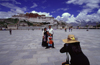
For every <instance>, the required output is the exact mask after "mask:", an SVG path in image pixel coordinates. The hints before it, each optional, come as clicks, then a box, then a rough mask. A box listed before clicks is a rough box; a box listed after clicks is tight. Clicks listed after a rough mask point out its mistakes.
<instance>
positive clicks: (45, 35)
mask: <svg viewBox="0 0 100 65" xmlns="http://www.w3.org/2000/svg"><path fill="white" fill-rule="evenodd" d="M47 32H48V31H45V32H44V38H43V39H42V46H44V47H47V46H48V44H47V41H48V34H47ZM44 39H45V41H44Z"/></svg>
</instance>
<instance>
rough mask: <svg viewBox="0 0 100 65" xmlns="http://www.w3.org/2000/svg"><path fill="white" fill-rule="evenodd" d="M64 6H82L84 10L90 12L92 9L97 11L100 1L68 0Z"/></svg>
mask: <svg viewBox="0 0 100 65" xmlns="http://www.w3.org/2000/svg"><path fill="white" fill-rule="evenodd" d="M66 4H75V5H84V6H82V7H83V8H84V9H90V10H91V11H92V10H93V9H95V8H97V9H98V8H99V7H100V6H99V4H100V0H69V1H67V2H66ZM84 9H83V10H84ZM90 10H89V11H90ZM89 11H88V12H89Z"/></svg>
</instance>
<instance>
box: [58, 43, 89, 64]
mask: <svg viewBox="0 0 100 65" xmlns="http://www.w3.org/2000/svg"><path fill="white" fill-rule="evenodd" d="M60 52H61V53H64V52H68V53H69V54H70V56H71V60H70V63H71V65H90V63H89V60H88V58H87V57H86V56H85V55H84V54H83V52H82V50H81V47H80V42H75V43H66V44H64V47H62V48H61V49H60Z"/></svg>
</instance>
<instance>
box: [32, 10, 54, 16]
mask: <svg viewBox="0 0 100 65" xmlns="http://www.w3.org/2000/svg"><path fill="white" fill-rule="evenodd" d="M32 13H38V14H39V15H45V16H47V17H52V15H50V13H47V12H37V11H32Z"/></svg>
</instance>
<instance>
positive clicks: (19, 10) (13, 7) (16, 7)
mask: <svg viewBox="0 0 100 65" xmlns="http://www.w3.org/2000/svg"><path fill="white" fill-rule="evenodd" d="M0 5H2V6H5V7H7V8H10V9H13V10H15V12H16V13H24V11H26V8H25V7H23V8H20V7H18V6H15V5H14V4H11V3H8V2H6V3H0Z"/></svg>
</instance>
